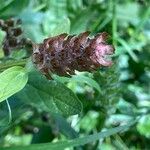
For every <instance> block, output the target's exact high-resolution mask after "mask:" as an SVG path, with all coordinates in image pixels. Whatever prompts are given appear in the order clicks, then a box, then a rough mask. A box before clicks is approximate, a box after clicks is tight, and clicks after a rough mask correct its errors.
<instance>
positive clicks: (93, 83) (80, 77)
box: [71, 75, 101, 92]
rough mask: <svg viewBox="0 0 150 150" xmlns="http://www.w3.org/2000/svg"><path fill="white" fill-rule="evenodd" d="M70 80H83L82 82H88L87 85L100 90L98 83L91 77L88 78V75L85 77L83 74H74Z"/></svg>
mask: <svg viewBox="0 0 150 150" xmlns="http://www.w3.org/2000/svg"><path fill="white" fill-rule="evenodd" d="M71 80H74V81H76V82H80V83H83V82H84V83H86V84H88V85H89V86H91V87H93V88H95V89H96V90H97V91H99V92H101V89H100V86H99V84H98V83H97V82H96V81H95V80H93V79H92V78H89V77H86V76H83V75H74V76H72V78H71Z"/></svg>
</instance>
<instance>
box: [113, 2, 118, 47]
mask: <svg viewBox="0 0 150 150" xmlns="http://www.w3.org/2000/svg"><path fill="white" fill-rule="evenodd" d="M116 5H117V4H116V0H112V36H113V45H114V46H116V45H117V40H116V37H117V18H116Z"/></svg>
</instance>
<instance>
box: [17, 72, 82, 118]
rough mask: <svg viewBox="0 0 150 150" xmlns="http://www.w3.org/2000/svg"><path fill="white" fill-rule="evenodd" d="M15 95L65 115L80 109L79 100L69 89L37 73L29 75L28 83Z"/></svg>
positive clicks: (72, 113)
mask: <svg viewBox="0 0 150 150" xmlns="http://www.w3.org/2000/svg"><path fill="white" fill-rule="evenodd" d="M22 95H23V96H22ZM17 96H19V98H20V99H22V100H23V101H28V102H29V100H30V101H31V103H33V104H34V105H36V104H37V103H39V102H40V103H41V104H42V105H44V104H45V106H46V107H47V108H48V110H49V111H51V112H53V113H60V114H63V115H65V116H69V115H74V114H79V113H80V112H81V110H82V105H81V102H80V101H79V100H78V98H77V97H76V95H75V94H74V93H73V92H72V91H71V90H70V89H68V88H67V87H66V86H65V85H63V84H62V83H60V82H57V81H52V80H51V81H49V80H47V79H46V78H44V77H43V76H41V75H38V74H37V73H32V74H31V75H30V76H29V82H28V84H27V85H26V87H25V88H24V89H23V90H22V91H21V92H19V93H18V94H17ZM36 106H37V105H36ZM40 107H41V106H40ZM43 107H44V106H43Z"/></svg>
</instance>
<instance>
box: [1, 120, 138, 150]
mask: <svg viewBox="0 0 150 150" xmlns="http://www.w3.org/2000/svg"><path fill="white" fill-rule="evenodd" d="M134 123H135V122H132V123H128V124H127V125H124V126H120V127H116V128H112V129H108V130H107V131H103V132H99V133H95V134H93V135H88V136H85V137H80V138H76V139H73V140H68V141H61V142H56V143H44V144H35V145H29V146H18V147H10V148H2V150H22V149H23V150H35V149H36V150H41V149H44V150H50V149H52V150H62V149H65V148H67V147H76V146H80V145H85V144H87V143H90V142H94V141H96V140H99V139H103V138H106V137H109V136H111V135H114V134H116V133H119V132H123V131H126V130H127V129H129V127H130V126H132V125H133V124H134Z"/></svg>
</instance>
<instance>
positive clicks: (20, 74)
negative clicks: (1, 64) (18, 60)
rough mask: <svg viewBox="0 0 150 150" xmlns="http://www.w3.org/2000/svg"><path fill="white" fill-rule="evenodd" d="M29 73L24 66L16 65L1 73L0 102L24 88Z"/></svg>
mask: <svg viewBox="0 0 150 150" xmlns="http://www.w3.org/2000/svg"><path fill="white" fill-rule="evenodd" d="M27 81H28V75H27V73H26V71H25V69H24V68H22V67H19V66H15V67H12V68H9V69H7V70H5V71H4V72H2V73H1V74H0V102H2V101H4V100H5V99H7V98H8V97H10V96H12V95H13V94H15V93H17V92H18V91H20V90H21V89H23V88H24V86H25V85H26V83H27Z"/></svg>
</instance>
